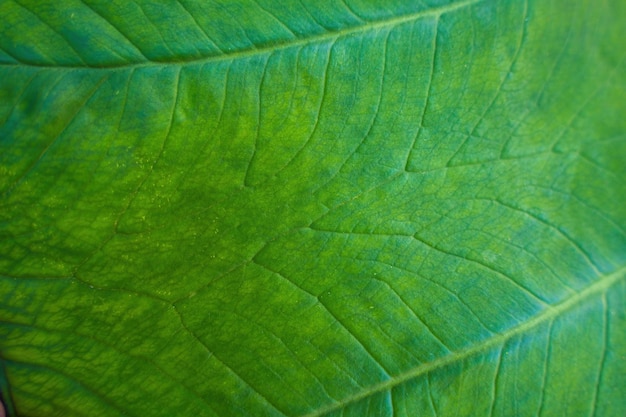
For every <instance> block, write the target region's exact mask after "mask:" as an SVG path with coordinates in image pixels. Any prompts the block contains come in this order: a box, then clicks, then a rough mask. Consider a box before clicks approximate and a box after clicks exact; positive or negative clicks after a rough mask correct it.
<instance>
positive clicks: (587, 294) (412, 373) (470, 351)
mask: <svg viewBox="0 0 626 417" xmlns="http://www.w3.org/2000/svg"><path fill="white" fill-rule="evenodd" d="M625 277H626V266H624V267H622V268H619V269H617V270H615V271H614V272H612V273H610V274H607V275H604V276H603V277H602V278H600V279H598V280H597V281H596V282H594V283H593V284H591V285H590V286H589V287H587V288H585V289H584V290H582V291H580V292H578V293H577V294H575V295H573V296H572V297H570V298H568V299H566V300H564V301H561V302H560V303H558V304H555V305H552V306H548V307H547V308H546V309H545V310H543V311H542V312H541V313H539V314H537V315H536V316H534V317H532V318H531V319H530V320H528V321H526V322H524V323H521V324H518V325H517V326H515V327H512V328H510V329H508V330H507V331H505V332H503V333H500V334H497V335H495V336H493V337H490V338H488V339H485V340H483V341H482V342H481V343H478V344H476V345H473V346H471V347H469V348H466V349H462V350H460V351H457V352H452V353H451V354H449V355H446V356H443V357H440V358H438V359H436V360H434V361H432V362H428V363H424V364H421V365H418V366H416V367H414V368H412V369H409V370H407V371H405V372H403V373H401V374H398V375H396V376H393V377H391V378H390V379H388V380H386V381H382V382H380V383H378V384H374V385H371V386H369V387H367V388H365V389H364V390H363V391H361V392H359V393H356V394H354V395H351V396H349V397H346V398H344V399H343V400H341V401H339V402H337V403H334V404H331V405H329V406H327V407H323V408H320V409H319V410H316V411H314V412H312V413H309V414H306V415H303V416H302V417H321V416H324V415H326V414H328V413H331V412H333V411H336V410H340V409H342V408H345V407H346V406H348V405H350V404H354V403H356V402H358V401H361V400H364V399H365V398H367V397H370V396H372V395H375V394H378V393H381V392H384V391H387V390H390V389H392V388H394V387H396V386H398V385H401V384H404V383H406V382H409V381H411V380H413V379H416V378H419V377H421V376H424V375H426V374H428V373H429V372H432V371H434V370H436V369H439V368H443V367H445V366H447V365H451V364H453V363H455V362H457V361H461V360H464V359H466V358H469V357H471V356H474V355H477V354H479V353H484V352H487V351H489V350H490V349H491V348H493V347H496V346H499V345H502V344H504V343H505V342H506V341H508V340H510V339H512V338H513V337H515V336H517V335H520V334H524V333H526V332H528V331H530V330H532V329H534V328H536V327H538V326H540V325H541V324H544V323H546V322H549V321H550V320H552V319H555V318H556V317H558V316H559V315H561V314H563V313H564V312H566V311H568V310H570V309H572V308H574V307H575V306H577V305H579V304H581V303H583V302H584V301H585V300H587V299H589V298H592V297H593V296H596V295H598V294H601V293H603V292H605V291H606V290H608V289H609V288H610V287H611V286H613V285H614V284H616V283H617V282H618V281H620V280H621V279H624V278H625Z"/></svg>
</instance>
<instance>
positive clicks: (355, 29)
mask: <svg viewBox="0 0 626 417" xmlns="http://www.w3.org/2000/svg"><path fill="white" fill-rule="evenodd" d="M482 1H484V0H462V1H459V2H455V3H452V4H447V5H445V6H440V7H434V8H431V9H428V10H420V11H419V12H415V13H410V14H406V15H402V16H397V17H391V18H387V19H381V20H375V21H371V22H365V23H364V24H362V25H357V26H352V27H348V28H344V29H340V30H337V31H333V32H324V33H320V34H316V35H312V36H309V37H304V38H297V39H293V40H289V41H284V42H280V43H275V44H270V45H267V46H263V47H260V48H256V47H252V48H246V49H239V50H236V51H233V52H232V53H228V54H223V55H210V56H204V57H199V58H198V57H196V58H190V59H182V60H172V61H146V62H131V63H125V64H114V65H103V66H91V65H50V64H45V65H39V64H35V63H26V62H18V63H15V64H12V63H4V64H2V63H0V68H1V67H35V68H42V69H68V70H76V69H90V70H109V71H111V70H116V69H128V68H141V67H161V66H171V65H177V66H184V65H198V64H205V63H209V62H220V61H231V60H235V59H245V58H248V57H252V56H256V55H263V54H271V53H273V52H276V51H279V50H283V49H289V48H295V47H301V46H306V45H311V44H315V43H323V42H325V41H333V40H336V39H338V38H342V37H347V36H350V35H355V34H359V33H364V32H368V31H376V30H382V29H386V28H390V27H394V26H398V25H401V24H403V23H407V22H411V21H415V20H419V19H422V18H427V17H436V18H439V17H440V16H441V15H443V14H446V13H450V12H453V11H455V10H457V9H461V8H465V7H469V6H472V5H474V4H477V3H480V2H482Z"/></svg>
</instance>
